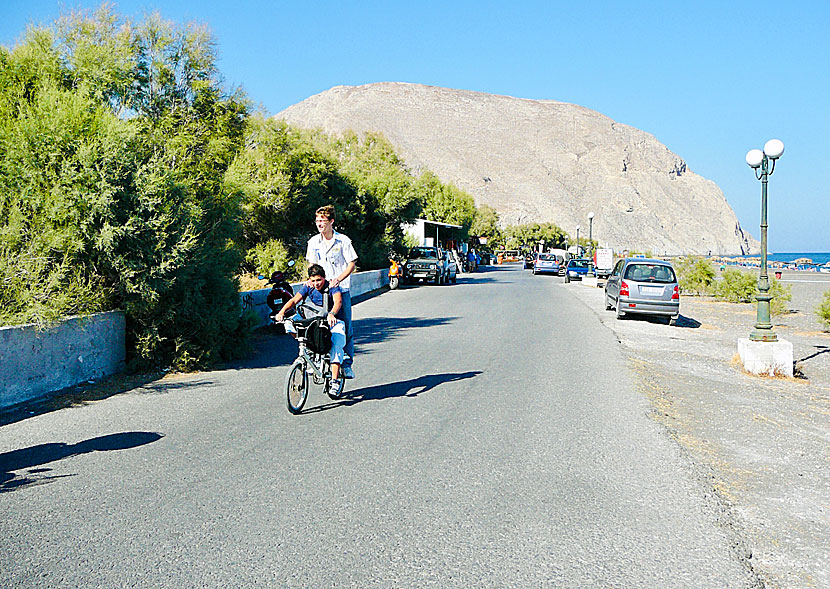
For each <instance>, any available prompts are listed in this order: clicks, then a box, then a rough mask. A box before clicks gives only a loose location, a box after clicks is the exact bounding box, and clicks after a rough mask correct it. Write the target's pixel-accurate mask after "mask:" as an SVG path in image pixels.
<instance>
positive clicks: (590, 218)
mask: <svg viewBox="0 0 830 589" xmlns="http://www.w3.org/2000/svg"><path fill="white" fill-rule="evenodd" d="M593 239H594V213H593V212H590V213H588V248H589V253H588V276H593V275H594V244H593Z"/></svg>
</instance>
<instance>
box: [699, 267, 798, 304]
mask: <svg viewBox="0 0 830 589" xmlns="http://www.w3.org/2000/svg"><path fill="white" fill-rule="evenodd" d="M757 292H758V278H757V277H756V276H754V275H753V274H750V273H748V272H742V271H741V270H736V269H734V268H727V269H726V270H724V271H723V273H722V278H721V280H719V281H716V282H714V283H713V288H712V293H713V294H714V295H715V297H716V298H718V299H721V300H724V301H728V302H730V303H749V302H752V301H754V300H755V294H756V293H757ZM769 292H770V294H771V295H772V299H771V300H770V314H771V315H773V316H775V315H782V314H784V313H786V312H787V311H788V310H789V309H788V307H787V302H788V301H791V300H792V287H791V286H790V285H784V284H782V283H781V281H779V280H776V279H775V278H773V279H772V280H771V281H770V291H769Z"/></svg>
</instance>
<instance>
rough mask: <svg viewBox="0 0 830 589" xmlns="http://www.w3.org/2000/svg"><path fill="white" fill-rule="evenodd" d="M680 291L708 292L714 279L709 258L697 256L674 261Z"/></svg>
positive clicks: (713, 271) (692, 292) (701, 293)
mask: <svg viewBox="0 0 830 589" xmlns="http://www.w3.org/2000/svg"><path fill="white" fill-rule="evenodd" d="M674 268H675V270H677V277H678V283H679V285H680V291H681V292H682V293H684V294H697V295H703V294H708V293H709V291H710V288H711V286H712V282H713V281H714V280H715V270H714V268H712V264H711V263H710V262H709V260H706V259H704V258H698V257H689V258H680V259H678V260H676V261H675V262H674Z"/></svg>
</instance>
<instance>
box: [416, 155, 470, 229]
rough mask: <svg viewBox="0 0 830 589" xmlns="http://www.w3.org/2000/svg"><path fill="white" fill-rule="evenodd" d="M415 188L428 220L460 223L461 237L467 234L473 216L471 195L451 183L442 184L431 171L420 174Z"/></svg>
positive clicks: (453, 223)
mask: <svg viewBox="0 0 830 589" xmlns="http://www.w3.org/2000/svg"><path fill="white" fill-rule="evenodd" d="M416 190H417V191H418V196H419V198H420V200H421V203H422V207H423V213H422V214H423V216H424V218H426V219H429V220H430V221H438V222H439V223H450V224H452V225H461V227H462V235H461V237H462V239H463V238H466V236H467V235H468V234H469V231H470V227H472V224H473V220H474V218H475V202H474V201H473V197H472V196H470V195H469V194H467V193H466V192H464V191H463V190H461V189H459V188H457V187H456V186H454V185H452V184H444V183H443V182H441V180H439V179H438V177H437V176H436V175H435V174H433V173H432V172H429V171H426V172H423V173H422V174H421V176H420V177H419V178H418V180H417V182H416Z"/></svg>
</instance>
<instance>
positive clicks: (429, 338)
mask: <svg viewBox="0 0 830 589" xmlns="http://www.w3.org/2000/svg"><path fill="white" fill-rule="evenodd" d="M559 281H561V279H560V278H555V277H542V276H539V277H534V276H532V275H531V274H530V272H528V271H523V270H521V269H520V267H518V266H515V265H514V266H507V267H499V268H491V269H489V270H487V271H484V272H481V273H477V274H475V275H472V276H471V275H461V276H460V278H459V282H458V284H457V285H446V286H420V287H404V288H402V289H399V290H396V291H393V292H387V293H385V294H383V295H381V296H379V297H376V298H373V299H370V300H368V301H365V302H363V303H361V304H360V305H358V306H356V307H355V309H354V314H355V326H356V329H357V332H358V337H357V342H358V350H359V355H358V358H357V360H356V362H355V370H356V372H357V379H356V380H353V381H349V382H348V383H347V389H346V390H347V393H348V395H349V397H348V398H347V399H344V400H342V401H339V402H332V401H330V400H329V399H328V398H327V397H325V396H324V395H323V393H322V392H321V391H320V390H319V389H314V390H312V392H311V395H310V397H309V400H308V403H307V404H306V410H305V411H304V413H303V414H301V415H299V416H292V415H290V414H289V413H288V411H287V410H286V407H285V398H284V395H283V392H282V386H283V379H284V377H285V374H286V372H287V367H288V363H289V362H290V360H291V359H292V356H291V349H290V348H291V343H290V342H288V341H287V340H286V339H285V337H282V338H277V337H266V338H263V339H262V340H261V341H260V353H259V354H258V355H257V356H256V357H254V358H251V359H250V360H248V361H246V362H245V363H241V364H239V365H235V366H232V367H228V368H227V369H224V370H218V371H214V372H209V373H201V374H195V375H186V376H180V377H173V378H166V379H163V380H161V381H157V382H153V383H149V384H147V385H145V386H143V387H140V388H137V389H134V390H132V391H130V392H127V393H123V394H120V395H116V396H112V397H110V398H107V399H104V400H101V401H96V402H92V403H89V404H86V405H84V406H80V407H73V408H68V409H61V410H58V411H53V412H50V413H43V414H38V415H33V416H32V417H30V418H28V419H23V420H19V421H16V422H14V423H10V424H8V425H5V426H3V427H0V585H2V586H3V587H231V586H262V587H352V586H354V587H426V586H434V587H447V586H454V587H473V586H481V587H534V586H536V587H538V586H561V587H589V586H603V587H755V586H758V585H759V582H758V580H757V579H756V577H755V576H754V575H753V573H752V572H751V568H750V567H749V566H748V565H747V559H748V558H750V556H749V555H748V554H746V552H745V550H742V549H741V546H740V543H739V542H737V541H736V539H735V537H734V536H733V534H732V533H731V532H730V529H729V522H728V521H725V517H724V515H723V513H722V512H721V511H720V510H719V508H718V504H717V501H716V500H715V499H714V498H713V497H712V496H711V495H710V494H709V493H708V491H707V488H706V486H705V484H704V483H703V482H701V481H700V480H698V478H697V477H696V476H695V468H694V467H693V465H691V464H690V463H689V462H688V459H687V458H685V457H684V455H683V454H682V452H681V450H680V449H679V448H678V447H677V446H676V445H675V444H674V443H673V442H672V441H671V440H670V439H669V437H668V436H667V435H666V433H665V432H664V430H663V429H662V428H661V426H660V425H658V424H657V423H655V422H654V421H652V420H651V419H650V418H649V417H648V413H649V406H648V403H647V401H646V400H645V399H644V398H642V397H641V396H639V395H638V394H637V393H636V392H635V390H634V387H633V384H632V380H631V377H630V376H629V373H628V368H627V366H626V363H625V361H624V359H623V356H622V354H621V352H620V350H619V347H618V343H617V341H616V339H615V338H614V336H613V334H612V333H611V332H610V331H609V330H608V329H607V328H605V327H603V326H602V325H601V323H600V322H599V320H598V319H597V317H596V315H595V314H594V313H593V312H591V311H590V310H589V309H588V308H587V307H586V306H585V305H583V304H581V303H580V302H578V301H577V300H576V299H575V298H574V297H573V295H572V294H569V289H567V288H562V287H561V285H559V284H558V282H559Z"/></svg>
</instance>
